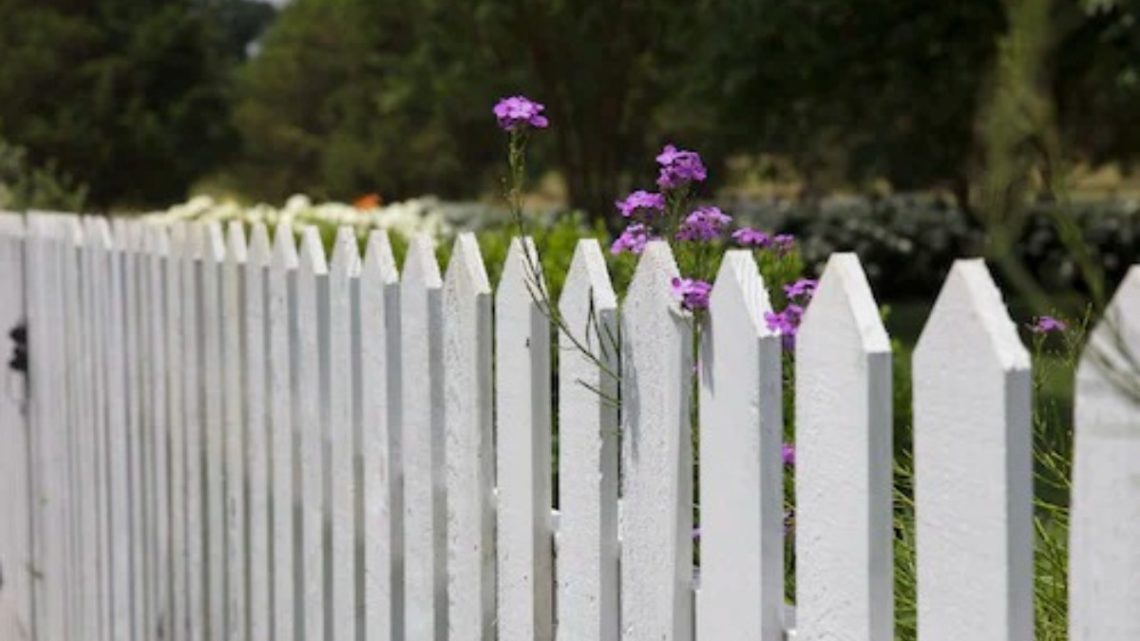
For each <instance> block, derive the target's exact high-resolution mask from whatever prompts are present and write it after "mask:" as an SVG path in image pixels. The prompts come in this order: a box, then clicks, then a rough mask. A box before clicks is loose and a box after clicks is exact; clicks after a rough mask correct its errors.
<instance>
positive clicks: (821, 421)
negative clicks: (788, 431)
mask: <svg viewBox="0 0 1140 641" xmlns="http://www.w3.org/2000/svg"><path fill="white" fill-rule="evenodd" d="M891 400H892V399H891V346H890V340H889V339H888V338H887V332H886V330H885V329H884V327H883V323H882V320H881V319H880V316H879V311H878V305H877V304H876V303H875V299H874V297H873V295H872V294H871V287H870V285H869V284H868V283H867V277H866V275H865V274H864V273H863V268H862V266H861V265H860V264H859V259H858V258H857V257H856V256H855V254H833V255H832V256H831V259H830V260H829V261H828V263H827V268H826V269H825V270H824V272H823V277H822V278H821V279H820V281H819V284H818V287H817V288H816V290H815V294H814V296H813V297H812V299H811V303H810V304H809V305H808V306H807V311H806V313H805V314H804V318H803V322H802V324H801V325H800V328H799V331H798V333H797V336H796V445H795V447H796V450H795V452H796V497H797V499H796V545H797V549H796V627H797V629H796V633H797V635H802V636H803V637H804V638H808V639H817V638H827V637H836V636H844V635H848V634H852V633H851V631H853V630H858V631H859V633H858V634H857V635H855V636H853V637H852V638H858V639H862V640H865V641H890V640H891V639H894V628H893V620H894V616H893V612H894V609H893V597H892V590H893V584H892V572H893V567H892V562H891V558H892V552H891V532H892V530H891V500H892V496H891V492H892V485H891V481H892V477H891V474H892V469H893V468H892V451H891V434H892V429H893V424H892V416H891Z"/></svg>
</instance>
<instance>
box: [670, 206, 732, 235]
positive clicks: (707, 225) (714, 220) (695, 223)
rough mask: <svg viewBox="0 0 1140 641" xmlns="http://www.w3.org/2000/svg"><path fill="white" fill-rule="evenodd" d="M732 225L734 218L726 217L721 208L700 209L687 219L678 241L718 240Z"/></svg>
mask: <svg viewBox="0 0 1140 641" xmlns="http://www.w3.org/2000/svg"><path fill="white" fill-rule="evenodd" d="M731 223H732V217H731V216H727V215H725V214H724V212H722V211H721V210H720V208H719V207H711V206H709V207H698V208H696V209H694V210H693V213H691V214H689V215H688V216H686V217H685V220H684V222H682V223H681V228H680V229H678V230H677V235H676V237H677V240H694V241H709V240H716V239H717V238H720V236H721V234H722V233H723V232H724V229H725V227H727V226H728V225H729V224H731Z"/></svg>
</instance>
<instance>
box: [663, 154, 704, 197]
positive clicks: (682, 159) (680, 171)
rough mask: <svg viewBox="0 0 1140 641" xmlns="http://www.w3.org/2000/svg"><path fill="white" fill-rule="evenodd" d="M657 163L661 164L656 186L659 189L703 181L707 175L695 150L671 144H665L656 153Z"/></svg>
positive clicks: (674, 187)
mask: <svg viewBox="0 0 1140 641" xmlns="http://www.w3.org/2000/svg"><path fill="white" fill-rule="evenodd" d="M657 164H658V165H661V170H660V173H658V175H657V186H658V187H660V188H661V189H666V190H669V189H679V188H681V187H684V186H686V185H688V184H689V183H693V182H698V183H699V182H704V180H705V178H706V177H707V176H708V171H707V170H706V169H705V164H704V163H703V162H701V157H700V155H698V154H697V152H695V151H687V150H685V149H677V148H676V147H674V146H673V145H665V149H663V150H661V153H660V154H658V155H657Z"/></svg>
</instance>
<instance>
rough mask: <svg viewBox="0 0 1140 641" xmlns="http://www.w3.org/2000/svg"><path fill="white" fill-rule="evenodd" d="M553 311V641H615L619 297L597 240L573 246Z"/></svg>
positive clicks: (617, 632) (616, 611) (616, 632)
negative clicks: (556, 321)
mask: <svg viewBox="0 0 1140 641" xmlns="http://www.w3.org/2000/svg"><path fill="white" fill-rule="evenodd" d="M558 308H559V313H560V314H561V316H562V318H563V319H564V321H565V327H564V330H566V329H568V330H569V332H570V333H571V335H570V336H568V335H567V332H566V331H560V332H559V336H558V350H559V352H558V353H559V357H558V452H559V455H558V476H559V534H558V546H557V547H558V556H557V599H556V602H557V606H556V607H557V613H558V616H557V622H558V624H557V629H556V639H557V640H558V641H592V640H597V641H617V639H618V638H619V629H618V538H617V537H618V413H617V404H616V403H615V402H614V401H613V400H612V399H617V391H618V389H617V387H618V386H617V378H616V372H617V368H618V351H617V345H616V338H617V335H618V327H617V297H616V296H615V295H614V290H613V286H612V285H611V284H610V278H609V274H608V273H607V272H606V261H605V258H604V257H603V255H602V250H601V247H600V246H599V245H598V241H596V240H593V239H583V240H580V241H578V246H577V248H575V250H574V258H573V260H572V261H571V263H570V271H569V273H568V274H567V276H566V283H565V285H564V286H563V288H562V296H561V298H560V300H559V302H558ZM611 337H612V339H613V340H612V341H611ZM571 338H572V339H573V340H571ZM575 341H576V342H577V343H579V344H581V345H582V346H583V347H586V348H587V350H588V353H584V352H583V351H581V350H579V349H577V348H576V347H575V345H574V343H575ZM591 356H592V357H591ZM607 370H608V371H609V372H610V373H607Z"/></svg>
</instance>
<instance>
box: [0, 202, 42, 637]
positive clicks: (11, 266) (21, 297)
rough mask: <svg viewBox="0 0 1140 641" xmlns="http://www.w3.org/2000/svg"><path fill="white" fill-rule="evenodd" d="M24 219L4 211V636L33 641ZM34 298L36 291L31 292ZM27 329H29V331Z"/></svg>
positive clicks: (0, 428) (0, 430)
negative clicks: (19, 355) (18, 351)
mask: <svg viewBox="0 0 1140 641" xmlns="http://www.w3.org/2000/svg"><path fill="white" fill-rule="evenodd" d="M26 239H27V234H26V229H25V222H24V217H23V216H22V215H21V214H17V213H12V212H5V211H0V302H2V303H3V304H2V305H0V344H3V345H4V346H5V347H4V349H3V351H0V354H2V355H3V360H0V368H3V369H0V372H3V374H2V375H0V442H2V443H4V444H5V445H4V447H3V448H0V487H2V488H3V491H0V514H5V515H8V516H6V517H5V518H4V519H3V521H2V522H0V572H3V576H4V586H3V590H0V637H3V638H6V639H7V638H11V639H19V638H30V637H31V636H32V635H33V634H34V629H33V627H32V573H31V568H32V552H31V548H32V541H31V537H30V528H29V527H28V524H29V523H30V522H31V521H30V519H31V518H32V512H31V510H32V504H31V501H30V499H31V491H32V489H31V487H30V483H29V481H30V479H31V476H30V475H31V472H32V467H31V464H32V460H31V459H30V456H29V455H30V449H29V443H28V423H27V420H28V414H27V409H28V404H27V403H28V398H27V394H28V386H27V369H26V367H25V370H24V372H23V373H20V372H16V371H14V370H13V369H12V368H11V367H10V365H9V360H10V359H12V358H14V357H15V346H16V340H15V338H14V337H13V336H12V335H11V332H13V331H14V330H15V329H16V328H17V327H18V326H20V325H24V326H25V328H26V327H27V326H26V322H25V321H26V319H27V310H26V308H25V291H24V283H25V279H26V278H27V275H28V274H27V272H26V266H25V251H24V247H25V242H26ZM28 295H30V293H29V294H28ZM25 331H27V330H26V329H25Z"/></svg>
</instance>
